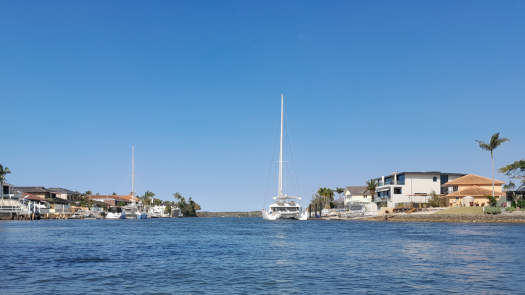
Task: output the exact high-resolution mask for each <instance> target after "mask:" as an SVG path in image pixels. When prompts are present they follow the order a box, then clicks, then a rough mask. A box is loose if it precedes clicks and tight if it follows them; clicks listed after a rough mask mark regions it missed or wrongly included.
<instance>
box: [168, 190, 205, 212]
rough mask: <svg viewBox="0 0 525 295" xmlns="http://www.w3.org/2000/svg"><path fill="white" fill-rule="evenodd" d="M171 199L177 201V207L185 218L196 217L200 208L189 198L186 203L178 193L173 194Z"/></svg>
mask: <svg viewBox="0 0 525 295" xmlns="http://www.w3.org/2000/svg"><path fill="white" fill-rule="evenodd" d="M173 197H174V198H175V199H176V200H177V201H178V202H177V206H178V207H179V209H180V211H181V212H182V215H183V216H185V217H196V216H197V211H198V210H201V206H200V205H199V204H197V203H196V202H195V201H193V199H192V198H191V197H190V198H189V199H188V202H186V199H185V198H184V196H182V195H181V194H179V193H174V194H173Z"/></svg>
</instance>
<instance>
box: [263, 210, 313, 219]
mask: <svg viewBox="0 0 525 295" xmlns="http://www.w3.org/2000/svg"><path fill="white" fill-rule="evenodd" d="M262 217H263V219H264V220H278V219H295V220H308V213H307V212H303V213H292V214H286V213H284V214H281V213H275V214H270V213H268V211H266V210H262Z"/></svg>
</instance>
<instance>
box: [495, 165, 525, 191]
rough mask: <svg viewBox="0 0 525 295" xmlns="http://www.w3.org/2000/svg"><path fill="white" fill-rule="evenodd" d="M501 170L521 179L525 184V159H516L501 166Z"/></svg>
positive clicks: (513, 177) (522, 183)
mask: <svg viewBox="0 0 525 295" xmlns="http://www.w3.org/2000/svg"><path fill="white" fill-rule="evenodd" d="M499 172H501V173H505V175H507V176H508V177H510V178H512V179H517V180H519V181H520V182H521V185H525V160H519V161H514V162H513V163H511V164H508V165H507V166H505V167H501V168H499Z"/></svg>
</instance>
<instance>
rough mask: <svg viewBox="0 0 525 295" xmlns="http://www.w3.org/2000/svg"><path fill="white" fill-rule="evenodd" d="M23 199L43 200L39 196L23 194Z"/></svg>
mask: <svg viewBox="0 0 525 295" xmlns="http://www.w3.org/2000/svg"><path fill="white" fill-rule="evenodd" d="M24 199H26V200H33V201H44V200H45V199H44V198H42V197H41V196H35V195H32V194H27V193H26V194H24Z"/></svg>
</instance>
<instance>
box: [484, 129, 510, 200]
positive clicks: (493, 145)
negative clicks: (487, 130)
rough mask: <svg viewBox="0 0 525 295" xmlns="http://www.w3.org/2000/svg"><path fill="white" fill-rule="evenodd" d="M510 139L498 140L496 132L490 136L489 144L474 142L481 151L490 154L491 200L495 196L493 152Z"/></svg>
mask: <svg viewBox="0 0 525 295" xmlns="http://www.w3.org/2000/svg"><path fill="white" fill-rule="evenodd" d="M509 140H510V139H508V138H505V137H502V138H499V132H496V133H494V134H493V135H492V137H491V138H490V142H489V143H486V142H484V141H481V140H476V142H477V143H478V144H479V147H480V148H481V149H482V150H485V151H489V152H490V159H491V160H492V198H495V196H494V195H495V194H494V178H495V175H494V174H496V172H495V168H494V150H495V149H496V148H497V147H498V146H500V145H501V144H502V143H504V142H506V141H509Z"/></svg>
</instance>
